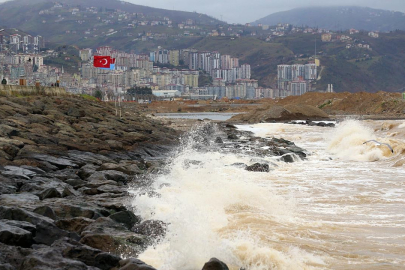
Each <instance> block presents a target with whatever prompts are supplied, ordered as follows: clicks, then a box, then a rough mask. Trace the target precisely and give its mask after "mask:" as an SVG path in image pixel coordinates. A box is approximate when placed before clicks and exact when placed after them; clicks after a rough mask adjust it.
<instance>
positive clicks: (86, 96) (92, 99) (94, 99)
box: [80, 94, 99, 101]
mask: <svg viewBox="0 0 405 270" xmlns="http://www.w3.org/2000/svg"><path fill="white" fill-rule="evenodd" d="M80 96H81V97H82V98H84V99H86V100H91V101H99V100H98V99H97V98H96V97H93V96H90V95H86V94H81V95H80Z"/></svg>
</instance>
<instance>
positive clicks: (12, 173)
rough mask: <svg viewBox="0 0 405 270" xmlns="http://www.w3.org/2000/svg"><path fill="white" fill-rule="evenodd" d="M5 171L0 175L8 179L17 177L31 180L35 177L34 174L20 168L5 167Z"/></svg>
mask: <svg viewBox="0 0 405 270" xmlns="http://www.w3.org/2000/svg"><path fill="white" fill-rule="evenodd" d="M4 169H6V171H2V172H1V173H2V174H3V175H6V176H8V177H19V178H24V179H31V178H32V177H34V176H35V175H36V172H33V171H30V170H27V169H24V168H21V167H16V166H6V167H4Z"/></svg>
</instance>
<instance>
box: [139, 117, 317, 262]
mask: <svg viewBox="0 0 405 270" xmlns="http://www.w3.org/2000/svg"><path fill="white" fill-rule="evenodd" d="M218 134H219V131H218V129H217V128H216V127H215V125H204V126H201V127H198V128H196V129H194V130H193V131H192V132H191V133H190V134H189V135H188V136H186V137H184V138H183V144H182V146H181V147H179V149H178V151H177V152H176V153H174V154H173V156H172V158H171V160H170V161H169V162H168V165H167V167H166V171H167V172H166V173H162V174H159V175H156V176H155V177H154V181H153V183H152V184H151V186H150V189H151V190H153V192H144V191H143V192H139V191H136V190H133V191H132V192H133V193H135V197H134V201H133V206H134V208H135V209H136V210H135V211H136V214H138V215H140V216H141V217H142V218H143V219H155V220H161V221H163V222H165V223H166V224H167V231H166V235H165V237H164V238H163V239H159V240H158V241H156V243H154V245H151V246H150V247H149V248H148V249H147V250H146V251H145V252H143V253H142V254H141V255H140V259H142V260H144V261H146V262H147V263H149V264H151V265H153V266H155V267H157V268H159V269H161V270H175V269H199V268H201V267H202V265H203V264H204V262H206V261H207V260H208V259H209V258H211V257H217V258H219V259H220V260H223V261H224V262H226V263H227V264H228V265H229V266H230V267H231V269H239V268H240V267H245V268H246V269H252V270H262V269H263V270H264V269H273V268H278V269H310V267H309V266H307V263H309V264H310V265H314V264H318V263H319V262H320V259H319V258H315V257H314V256H309V255H305V256H296V255H297V251H296V249H294V248H288V249H284V250H277V249H276V248H275V247H273V244H272V243H271V241H270V242H269V241H268V239H267V240H266V238H268V237H271V236H263V235H261V234H260V233H258V232H257V231H255V230H254V229H252V230H251V229H250V226H251V225H254V224H249V220H255V219H260V220H267V221H268V223H267V224H268V226H271V224H275V223H279V222H281V223H285V224H289V223H291V224H294V222H296V219H295V218H294V216H295V214H294V210H293V209H294V203H293V202H292V201H289V200H287V199H286V198H283V197H281V196H279V195H277V194H275V193H274V192H272V190H271V188H269V187H268V186H263V185H262V182H263V180H265V179H266V173H252V172H248V171H246V170H244V169H243V168H241V167H238V166H232V164H236V163H249V162H250V160H251V159H252V156H249V155H248V154H247V153H243V152H234V153H226V152H221V151H219V148H215V147H214V145H213V141H214V139H215V137H216V136H217V135H218ZM263 237H264V239H263ZM274 246H276V243H274ZM304 253H305V252H304V251H302V254H304ZM305 254H306V253H305ZM320 264H322V262H321V263H320Z"/></svg>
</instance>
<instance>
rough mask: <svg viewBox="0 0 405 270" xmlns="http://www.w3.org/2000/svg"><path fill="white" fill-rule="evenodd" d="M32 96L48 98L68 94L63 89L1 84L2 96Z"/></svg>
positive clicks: (0, 94)
mask: <svg viewBox="0 0 405 270" xmlns="http://www.w3.org/2000/svg"><path fill="white" fill-rule="evenodd" d="M30 95H46V96H66V95H71V94H70V93H67V92H66V90H65V88H63V87H48V86H39V87H36V86H23V85H3V84H0V96H30Z"/></svg>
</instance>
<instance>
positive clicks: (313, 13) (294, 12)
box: [252, 6, 405, 32]
mask: <svg viewBox="0 0 405 270" xmlns="http://www.w3.org/2000/svg"><path fill="white" fill-rule="evenodd" d="M278 23H289V24H292V25H297V26H302V25H304V26H309V27H319V28H323V29H328V30H333V31H338V30H348V29H350V28H355V29H358V30H365V31H382V32H389V31H394V30H405V14H404V13H402V12H399V11H389V10H382V9H373V8H368V7H360V6H333V7H330V6H324V7H303V8H295V9H291V10H288V11H281V12H276V13H273V14H270V15H268V16H266V17H263V18H261V19H259V20H256V21H255V22H252V25H258V24H264V25H277V24H278Z"/></svg>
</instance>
